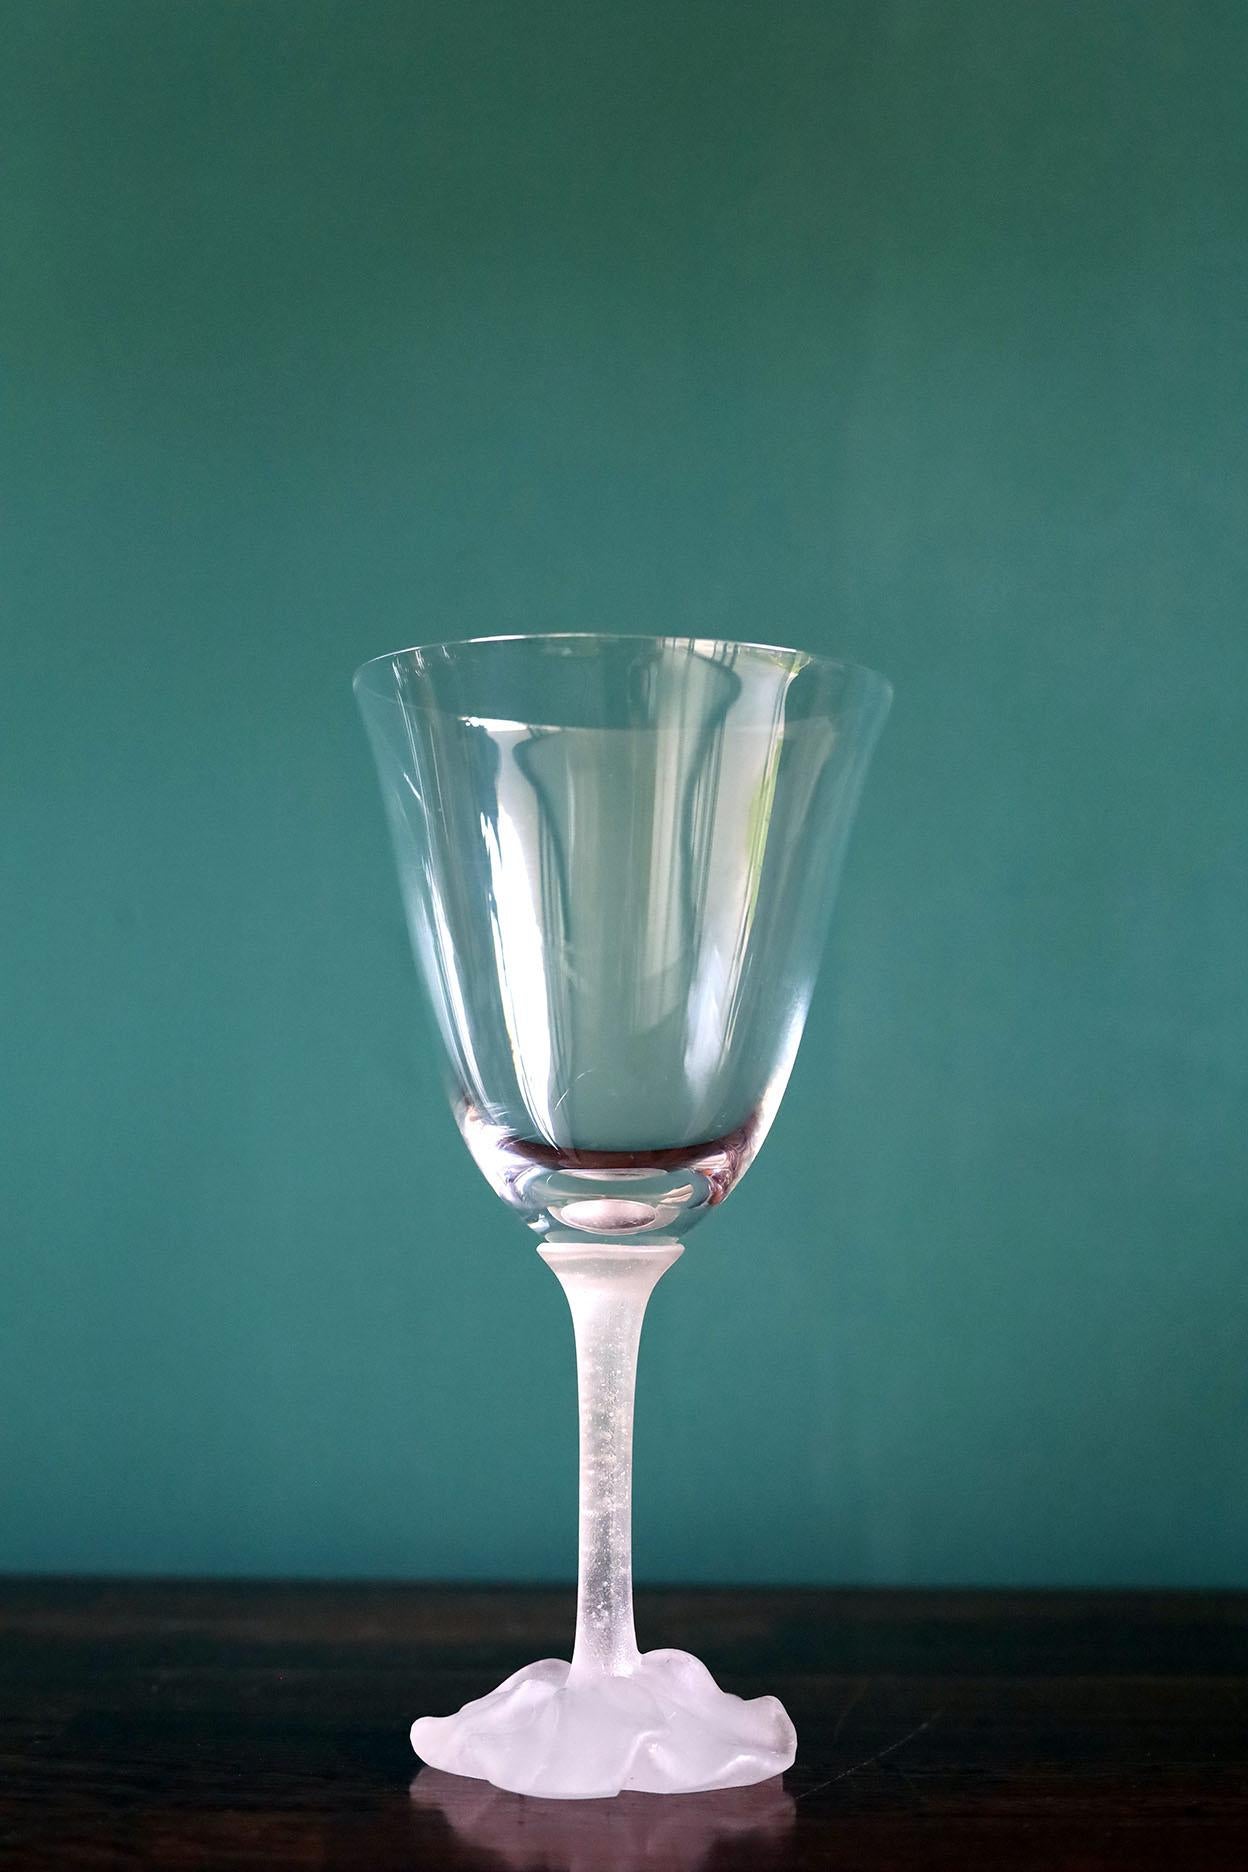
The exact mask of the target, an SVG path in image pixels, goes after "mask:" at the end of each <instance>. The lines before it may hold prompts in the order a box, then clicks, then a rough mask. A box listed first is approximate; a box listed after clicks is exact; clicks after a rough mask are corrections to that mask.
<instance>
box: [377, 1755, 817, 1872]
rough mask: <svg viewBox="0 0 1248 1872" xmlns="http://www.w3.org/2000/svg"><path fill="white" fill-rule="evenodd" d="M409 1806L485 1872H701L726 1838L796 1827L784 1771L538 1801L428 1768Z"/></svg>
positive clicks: (775, 1836)
mask: <svg viewBox="0 0 1248 1872" xmlns="http://www.w3.org/2000/svg"><path fill="white" fill-rule="evenodd" d="M411 1797H412V1807H413V1809H414V1810H415V1811H416V1812H417V1813H418V1814H420V1815H421V1816H422V1817H423V1816H424V1815H429V1816H437V1818H438V1819H440V1820H441V1821H443V1822H444V1823H445V1825H446V1826H447V1828H449V1830H450V1832H451V1833H452V1834H453V1835H454V1838H455V1842H456V1844H457V1845H459V1846H461V1847H464V1848H466V1849H468V1851H470V1852H472V1853H473V1854H474V1855H476V1854H479V1855H480V1859H479V1861H478V1860H476V1859H475V1858H474V1861H473V1863H479V1865H480V1867H481V1872H486V1868H493V1867H497V1868H498V1869H499V1872H503V1868H506V1869H507V1872H601V1868H602V1867H603V1866H610V1867H611V1872H642V1868H646V1867H655V1868H657V1867H660V1866H661V1867H662V1868H663V1872H701V1868H702V1867H704V1866H705V1865H706V1863H707V1860H708V1858H709V1857H710V1854H711V1852H712V1850H713V1848H714V1847H715V1846H717V1845H718V1844H719V1843H720V1842H721V1841H723V1842H726V1841H728V1840H730V1839H735V1838H741V1839H742V1841H743V1843H744V1840H745V1838H746V1837H747V1836H748V1839H749V1841H750V1843H751V1844H754V1845H757V1846H758V1847H764V1846H767V1847H772V1846H776V1845H779V1844H780V1842H781V1841H782V1840H783V1839H784V1838H785V1837H786V1836H787V1834H788V1833H789V1832H790V1831H791V1829H792V1826H793V1815H794V1806H793V1799H792V1796H791V1795H789V1794H786V1792H785V1790H784V1784H783V1782H782V1781H781V1779H780V1777H779V1775H776V1776H774V1777H773V1779H772V1780H770V1781H760V1782H758V1783H756V1784H755V1786H753V1787H743V1788H721V1789H716V1790H715V1791H713V1792H711V1793H708V1794H619V1795H617V1796H616V1797H615V1799H614V1800H595V1801H564V1800H534V1799H532V1798H531V1797H529V1796H527V1795H522V1794H506V1793H504V1792H503V1791H502V1789H501V1788H496V1787H491V1786H490V1784H489V1782H488V1781H474V1780H470V1779H468V1778H467V1777H466V1776H464V1775H450V1774H442V1773H441V1772H440V1771H439V1770H438V1769H436V1768H422V1769H421V1771H420V1773H419V1774H418V1775H417V1776H416V1779H415V1780H414V1781H413V1782H412V1787H411Z"/></svg>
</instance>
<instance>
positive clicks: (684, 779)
mask: <svg viewBox="0 0 1248 1872" xmlns="http://www.w3.org/2000/svg"><path fill="white" fill-rule="evenodd" d="M355 683H356V694H357V697H358V700H359V703H360V707H361V710H362V713H363V716H364V721H365V725H366V727H367V730H368V734H369V738H370V740H371V743H372V747H373V753H374V756H375V759H376V763H377V770H378V774H379V777H380V780H381V787H382V793H383V796H384V799H385V804H386V810H387V813H388V816H389V821H390V828H391V833H392V836H393V842H394V850H395V855H396V858H397V861H398V867H399V879H400V885H401V889H402V896H403V902H404V907H405V910H406V914H407V919H408V925H409V928H410V931H411V935H412V941H413V946H414V948H415V952H416V956H417V960H418V963H419V965H420V970H421V973H422V975H423V977H424V981H425V984H426V987H427V989H428V991H429V996H430V999H431V1002H432V1005H433V1012H434V1016H435V1019H436V1022H437V1026H438V1030H439V1033H440V1035H441V1039H442V1050H443V1055H444V1064H445V1068H446V1072H447V1084H448V1090H449V1092H450V1097H451V1103H452V1106H453V1109H454V1112H455V1116H456V1119H457V1121H458V1124H459V1128H460V1131H461V1132H462V1134H463V1137H464V1141H465V1143H466V1144H467V1146H468V1149H469V1150H470V1151H471V1153H472V1155H473V1157H474V1159H475V1160H476V1162H477V1164H478V1166H479V1168H480V1169H481V1171H482V1172H483V1174H484V1175H485V1177H486V1178H487V1180H488V1181H489V1183H490V1184H491V1186H492V1187H493V1188H494V1189H495V1190H496V1191H497V1193H498V1194H499V1196H501V1197H502V1198H503V1200H504V1202H506V1203H508V1204H509V1205H510V1206H511V1207H512V1208H513V1209H515V1210H517V1211H518V1212H519V1214H520V1215H521V1216H522V1217H523V1219H524V1220H525V1221H526V1222H527V1223H528V1225H529V1227H530V1228H532V1229H533V1230H534V1231H535V1232H536V1233H537V1234H538V1235H539V1236H540V1237H541V1242H540V1245H539V1248H538V1253H539V1254H540V1255H541V1257H542V1259H543V1260H544V1261H545V1262H546V1263H547V1265H548V1266H549V1267H550V1268H551V1269H552V1270H553V1271H554V1273H555V1275H556V1276H557V1278H558V1280H559V1282H560V1284H561V1285H562V1287H563V1290H564V1293H565V1294H566V1296H567V1299H568V1303H569V1306H570V1308H571V1313H572V1322H573V1330H574V1335H575V1341H576V1358H577V1388H578V1396H579V1409H580V1530H579V1568H578V1583H577V1614H576V1637H575V1643H574V1646H573V1652H572V1660H571V1663H570V1664H569V1663H567V1662H564V1661H562V1660H558V1659H544V1660H542V1661H541V1662H539V1663H536V1664H530V1665H527V1666H526V1667H525V1668H524V1669H522V1670H519V1671H517V1672H516V1673H515V1674H514V1675H513V1676H511V1677H509V1678H508V1679H507V1681H506V1682H505V1683H503V1684H502V1685H500V1687H499V1688H498V1689H497V1690H494V1691H492V1692H491V1693H490V1694H489V1695H488V1696H485V1697H482V1698H480V1699H479V1700H477V1701H476V1702H472V1703H469V1704H467V1705H465V1707H464V1708H463V1709H462V1710H460V1711H458V1713H456V1714H455V1715H451V1716H441V1717H433V1716H427V1717H423V1718H421V1719H420V1720H418V1721H417V1722H416V1723H414V1724H413V1726H412V1745H413V1747H414V1748H415V1750H416V1752H417V1754H418V1755H419V1756H420V1757H421V1758H422V1760H424V1761H425V1762H427V1763H429V1764H430V1765H431V1766H432V1767H435V1768H440V1769H443V1770H445V1771H447V1772H449V1773H452V1774H459V1775H473V1776H477V1777H480V1778H482V1779H484V1780H486V1781H490V1782H492V1783H493V1784H494V1785H495V1786H496V1787H500V1788H504V1789H508V1790H511V1791H513V1792H516V1793H523V1794H536V1795H544V1796H549V1797H555V1798H567V1799H573V1798H589V1797H599V1796H604V1795H612V1794H618V1793H619V1792H620V1791H621V1790H622V1789H625V1788H627V1789H635V1790H639V1791H650V1792H659V1793H691V1792H695V1791H700V1790H703V1789H708V1788H723V1787H742V1786H747V1785H749V1784H750V1783H752V1782H756V1781H761V1780H765V1779H766V1778H767V1777H769V1776H771V1775H774V1774H778V1773H780V1772H782V1771H783V1770H784V1769H785V1768H787V1767H789V1766H790V1765H791V1764H792V1761H793V1757H794V1751H795V1747H796V1738H795V1734H794V1730H793V1725H792V1723H791V1722H790V1721H789V1719H788V1716H787V1715H786V1714H785V1712H784V1710H783V1708H782V1707H781V1705H780V1704H779V1703H778V1702H777V1701H776V1699H775V1698H774V1697H758V1698H755V1699H753V1700H752V1701H748V1702H747V1701H743V1700H742V1699H741V1698H739V1697H736V1696H732V1695H730V1694H728V1693H727V1692H725V1691H722V1690H721V1689H720V1688H719V1686H718V1685H717V1684H716V1683H715V1681H714V1679H713V1678H712V1676H711V1674H710V1672H709V1671H708V1670H707V1669H706V1668H705V1666H704V1665H702V1664H700V1663H699V1662H698V1660H697V1659H696V1658H693V1657H691V1656H690V1655H689V1654H688V1653H687V1652H683V1651H650V1652H647V1653H645V1654H643V1653H641V1652H639V1650H638V1648H637V1640H636V1637H635V1634H634V1628H633V1608H632V1557H631V1492H632V1423H633V1389H634V1380H635V1373H636V1359H637V1344H638V1339H639V1337H640V1333H641V1322H642V1315H643V1313H644V1311H645V1307H646V1302H647V1300H648V1298H649V1295H650V1292H651V1290H652V1288H653V1287H654V1284H655V1282H656V1281H657V1280H658V1279H659V1278H660V1276H661V1275H662V1274H663V1273H664V1272H665V1271H666V1270H667V1269H668V1268H670V1267H671V1266H672V1264H673V1262H674V1261H675V1260H676V1259H677V1258H678V1256H679V1255H680V1254H681V1253H682V1250H683V1241H684V1237H685V1236H686V1235H687V1234H688V1233H689V1231H690V1230H691V1229H692V1228H694V1227H695V1226H696V1225H697V1224H698V1223H699V1222H700V1221H701V1220H702V1219H703V1217H704V1216H706V1215H707V1214H708V1213H709V1211H710V1210H712V1209H714V1208H715V1207H716V1206H717V1205H718V1204H719V1203H721V1202H722V1201H723V1200H724V1198H725V1197H726V1196H727V1195H728V1194H729V1192H730V1191H731V1190H732V1189H733V1188H734V1186H735V1185H736V1184H737V1183H738V1182H739V1181H740V1179H741V1177H742V1176H743V1175H744V1174H745V1172H746V1170H747V1169H748V1167H749V1165H750V1163H751V1162H752V1161H753V1159H754V1157H755V1155H756V1154H757V1152H758V1149H759V1147H760V1145H761V1144H762V1141H763V1139H764V1138H765V1137H766V1135H767V1132H768V1130H769V1128H770V1126H771V1123H772V1120H773V1119H774V1117H775V1115H776V1110H777V1107H778V1106H779V1103H780V1099H781V1097H782V1095H783V1092H784V1088H785V1084H786V1082H787V1080H788V1077H789V1073H790V1070H791V1068H792V1065H793V1060H794V1056H795V1054H796V1051H797V1046H798V1042H799V1040H800V1038H801V1033H802V1027H803V1023H804V1021H805V1017H806V1010H807V1007H808V1004H809V1000H810V994H811V990H812V987H813V985H814V979H815V973H816V969H817V966H818V960H819V954H820V950H821V948H822V945H823V939H824V936H825V933H826V929H827V924H828V919H829V916H830V913H831V908H832V900H833V896H834V893H835V888H836V882H837V877H838V874H839V871H840V865H841V860H842V857H843V854H844V848H845V842H846V838H847V836H848V832H849V826H850V822H851V819H852V817H853V811H854V807H855V804H856V802H857V798H858V794H859V791H860V788H861V785H862V781H863V777H864V774H865V770H866V766H867V762H868V759H869V757H870V753H871V749H872V746H873V744H874V741H875V738H876V735H877V733H878V731H879V729H880V727H881V725H882V723H883V720H884V716H885V714H886V713H887V710H888V704H889V700H890V695H891V691H890V689H889V685H888V684H887V682H886V681H885V680H884V679H883V677H881V676H877V675H875V674H874V673H873V672H872V671H870V670H866V669H863V668H861V667H859V666H857V665H855V664H851V663H844V662H839V661H834V660H832V659H829V658H826V657H818V656H811V655H808V654H807V653H805V652H803V651H800V650H788V649H783V648H778V647H776V646H773V645H768V644H749V643H733V642H727V641H723V640H720V639H716V638H685V637H634V636H608V635H598V634H591V633H586V634H581V633H576V634H568V635H539V636H524V637H493V638H479V639H472V640H469V641H466V642H462V643H435V644H428V645H424V646H422V647H420V648H418V649H411V650H403V651H399V652H396V653H394V654H391V655H387V656H382V657H377V658H375V659H374V660H373V661H371V662H369V663H366V664H365V665H364V666H363V668H362V669H361V670H360V671H359V672H358V673H357V675H356V679H355Z"/></svg>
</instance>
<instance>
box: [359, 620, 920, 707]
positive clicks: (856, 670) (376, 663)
mask: <svg viewBox="0 0 1248 1872" xmlns="http://www.w3.org/2000/svg"><path fill="white" fill-rule="evenodd" d="M507 643H542V644H551V643H607V644H613V643H620V644H625V643H632V644H651V645H654V644H666V645H670V646H671V647H672V648H673V649H680V648H682V647H684V646H693V645H696V644H718V645H721V646H723V647H724V648H725V649H728V650H754V651H759V652H761V653H764V654H767V655H771V656H785V657H792V658H794V659H796V660H797V664H798V668H799V669H808V668H819V669H826V670H841V671H843V672H844V673H845V674H853V675H855V676H864V677H866V678H867V680H868V682H869V683H871V684H872V685H873V686H875V687H877V688H878V689H879V690H880V691H881V693H882V694H883V696H884V699H885V700H886V701H888V702H891V701H892V696H893V685H892V683H891V682H890V681H889V679H888V677H887V676H885V675H884V674H883V673H882V671H880V670H877V669H872V668H871V666H870V665H869V664H867V663H859V662H858V661H857V660H856V659H855V658H853V657H842V656H825V655H824V654H823V653H822V652H821V651H817V650H802V649H799V648H798V647H797V646H796V645H794V644H776V643H759V642H756V641H755V640H754V639H753V638H748V637H715V636H710V635H705V634H697V635H694V634H692V633H684V634H679V635H674V634H672V633H669V632H666V631H664V632H657V631H654V632H648V631H594V630H580V631H499V632H490V633H487V634H486V635H485V636H482V637H433V638H430V639H428V640H427V641H426V642H424V643H415V644H405V645H404V646H403V647H402V648H401V649H398V650H383V651H382V652H381V653H380V654H379V655H378V656H371V657H366V658H365V660H364V662H363V663H361V664H360V665H359V666H358V667H357V669H356V671H355V673H354V675H353V676H352V678H351V686H352V688H353V689H354V690H355V691H356V693H357V694H358V693H359V692H360V690H361V689H362V688H365V687H371V685H370V684H369V682H368V679H369V676H370V674H371V673H372V672H374V671H378V670H379V669H380V667H381V666H382V665H383V664H385V665H391V664H393V663H395V662H397V661H398V659H399V658H400V657H409V656H416V655H418V654H419V653H420V652H421V651H424V650H468V649H475V648H477V647H478V646H484V645H488V644H507ZM372 693H373V694H377V693H378V692H377V691H376V690H375V689H374V690H372Z"/></svg>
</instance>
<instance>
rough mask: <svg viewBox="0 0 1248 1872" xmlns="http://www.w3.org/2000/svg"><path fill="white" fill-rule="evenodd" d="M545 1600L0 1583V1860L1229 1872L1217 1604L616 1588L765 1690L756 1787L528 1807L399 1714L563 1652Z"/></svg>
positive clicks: (377, 1589)
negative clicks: (771, 1703)
mask: <svg viewBox="0 0 1248 1872" xmlns="http://www.w3.org/2000/svg"><path fill="white" fill-rule="evenodd" d="M571 1621H572V1594H571V1592H570V1591H568V1592H565V1591H553V1590H545V1589H543V1590H511V1589H504V1588H497V1589H482V1588H472V1589H463V1588H434V1587H426V1586H389V1585H309V1584H297V1585H273V1584H261V1583H249V1584H196V1583H190V1582H178V1583H168V1582H159V1583H151V1582H137V1581H135V1582H118V1581H65V1580H58V1581H47V1580H43V1581H13V1580H10V1581H7V1582H2V1583H0V1865H3V1866H4V1867H5V1868H8V1867H15V1868H30V1869H31V1872H42V1869H43V1868H53V1867H55V1868H58V1872H74V1869H75V1868H86V1867H92V1868H104V1867H113V1866H117V1867H123V1866H135V1865H138V1866H160V1867H169V1868H185V1867H204V1868H208V1867H218V1866H220V1867H238V1866H255V1867H262V1866H263V1867H266V1868H269V1872H282V1869H284V1868H287V1867H291V1868H293V1867H314V1868H326V1869H329V1872H338V1869H339V1868H351V1869H352V1872H391V1868H395V1869H397V1868H401V1867H402V1868H425V1867H430V1868H434V1867H436V1868H446V1869H447V1872H454V1869H456V1868H473V1872H501V1869H503V1868H517V1869H523V1872H591V1869H592V1868H597V1867H600V1866H601V1867H610V1868H611V1869H612V1872H634V1869H636V1872H641V1868H645V1872H746V1869H747V1868H748V1869H749V1872H769V1869H770V1868H779V1867H785V1868H789V1867H795V1868H797V1867H800V1868H813V1867H822V1868H837V1869H838V1872H858V1869H859V1868H862V1869H863V1872H868V1869H869V1872H909V1869H910V1868H920V1867H921V1868H938V1869H943V1868H945V1867H948V1868H954V1867H956V1868H959V1872H961V1869H962V1868H968V1867H975V1868H983V1869H984V1872H994V1869H1000V1872H1008V1869H1010V1868H1023V1867H1026V1868H1028V1869H1031V1868H1035V1869H1036V1872H1039V1869H1040V1868H1044V1869H1045V1872H1062V1869H1065V1868H1089V1869H1090V1868H1102V1867H1105V1868H1115V1869H1116V1868H1122V1869H1123V1872H1127V1869H1128V1868H1130V1869H1131V1872H1150V1869H1151V1868H1154V1867H1156V1868H1161V1867H1165V1868H1167V1869H1168V1872H1178V1869H1180V1868H1181V1869H1182V1872H1200V1869H1201V1868H1217V1869H1220V1868H1223V1867H1225V1868H1228V1869H1229V1868H1232V1867H1234V1868H1236V1869H1237V1872H1238V1869H1239V1868H1242V1867H1244V1866H1245V1865H1248V1595H1240V1594H1069V1593H1008V1594H1006V1593H887V1592H859V1593H853V1592H823V1591H792V1590H785V1591H735V1590H734V1591H643V1592H641V1593H639V1595H638V1629H639V1635H640V1637H641V1640H642V1643H643V1645H644V1646H651V1645H665V1644H683V1645H685V1646H687V1647H688V1648H689V1649H691V1650H694V1651H696V1652H698V1653H699V1654H700V1655H701V1656H702V1657H703V1658H704V1659H705V1660H706V1662H707V1663H708V1664H709V1665H710V1666H711V1668H712V1670H714V1671H715V1673H716V1675H717V1676H718V1677H719V1678H720V1680H721V1681H722V1682H723V1683H724V1684H725V1685H726V1687H728V1688H730V1689H734V1690H738V1691H741V1692H743V1693H745V1694H756V1693H758V1692H761V1691H774V1692H776V1693H777V1694H778V1695H780V1696H781V1697H782V1698H783V1699H784V1701H785V1703H786V1704H787V1705H788V1708H789V1710H790V1712H791V1714H792V1715H793V1717H794V1720H795V1721H796V1723H797V1728H798V1735H799V1749H798V1758H797V1764H796V1766H795V1768H794V1769H793V1770H792V1772H791V1773H790V1774H788V1775H786V1776H785V1777H784V1780H783V1784H781V1783H780V1782H779V1781H773V1782H769V1783H767V1784H765V1785H764V1786H762V1787H759V1788H752V1789H743V1790H738V1791H736V1792H733V1793H726V1794H698V1795H685V1796H677V1797H669V1798H666V1799H664V1798H662V1797H655V1796H648V1795H624V1796H621V1797H620V1798H619V1799H618V1800H615V1801H600V1802H559V1801H528V1800H524V1799H521V1798H520V1797H519V1796H515V1795H508V1794H501V1793H498V1792H496V1791H495V1790H493V1789H491V1788H488V1787H486V1786H485V1785H484V1784H482V1783H480V1782H474V1781H467V1780H462V1779H459V1778H457V1777H453V1776H449V1775H442V1774H438V1773H436V1772H434V1771H433V1770H431V1769H426V1768H422V1766H421V1764H420V1763H419V1762H417V1761H416V1759H415V1758H414V1757H413V1756H412V1754H411V1752H410V1750H409V1747H408V1742H407V1729H408V1725H409V1723H410V1722H411V1720H412V1718H413V1717H414V1716H416V1715H418V1714H422V1713H438V1712H441V1711H445V1710H448V1709H452V1708H454V1707H456V1706H457V1705H458V1704H460V1703H462V1702H463V1701H464V1700H465V1699H466V1698H468V1697H472V1696H478V1695H480V1694H481V1693H482V1692H483V1691H485V1690H487V1689H489V1688H490V1687H491V1686H492V1685H493V1684H494V1683H495V1682H497V1681H498V1679H499V1678H500V1677H501V1676H502V1675H504V1674H505V1673H506V1672H508V1671H511V1670H512V1669H514V1668H515V1667H516V1666H517V1665H519V1664H522V1663H525V1662H528V1661H529V1660H530V1659H532V1658H535V1657H539V1656H546V1655H554V1656H559V1655H564V1656H566V1655H567V1647H568V1642H569V1639H570V1636H571Z"/></svg>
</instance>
